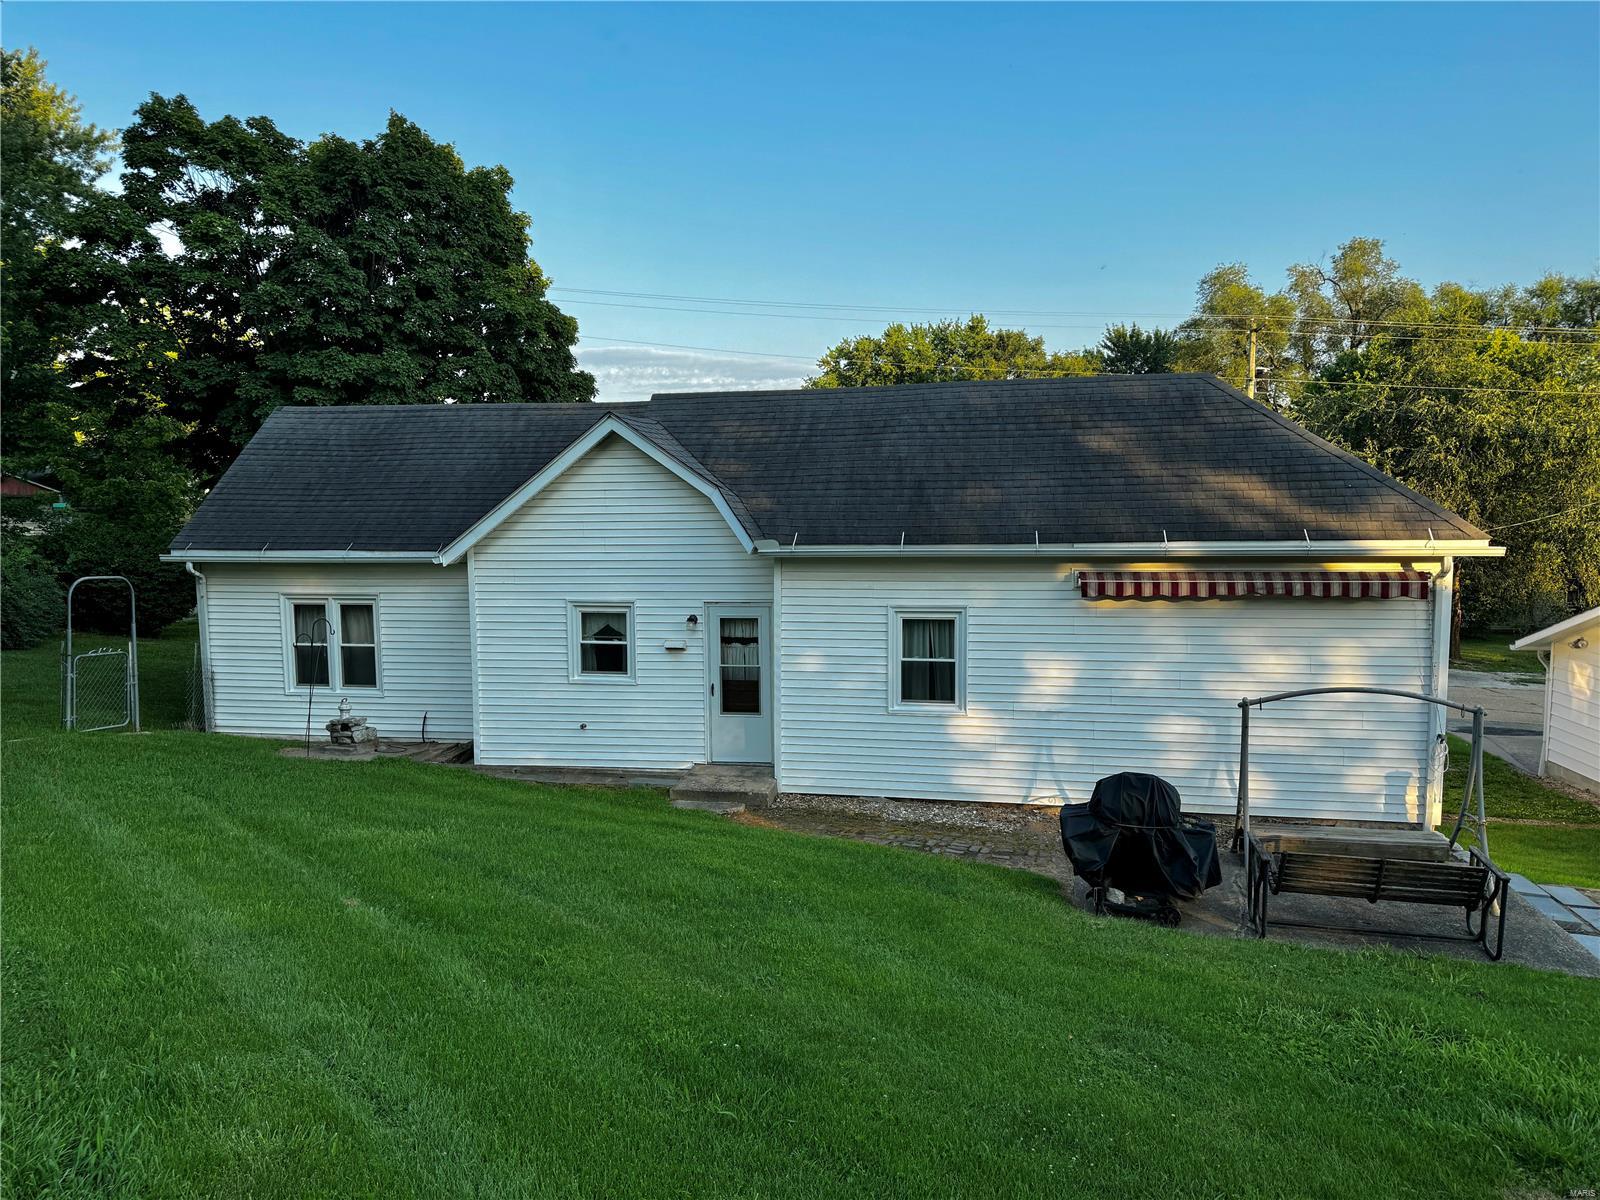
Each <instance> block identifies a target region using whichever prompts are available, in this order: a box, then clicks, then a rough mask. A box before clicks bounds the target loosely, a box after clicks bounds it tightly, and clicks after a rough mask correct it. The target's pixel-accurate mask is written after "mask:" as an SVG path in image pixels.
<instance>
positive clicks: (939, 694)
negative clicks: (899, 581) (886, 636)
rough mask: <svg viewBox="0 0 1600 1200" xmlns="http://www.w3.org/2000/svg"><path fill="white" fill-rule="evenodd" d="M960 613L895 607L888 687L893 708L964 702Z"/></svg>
mask: <svg viewBox="0 0 1600 1200" xmlns="http://www.w3.org/2000/svg"><path fill="white" fill-rule="evenodd" d="M963 625H964V622H963V620H962V613H960V612H959V611H956V612H917V611H911V610H903V609H896V610H895V613H894V620H893V623H892V628H891V636H892V638H893V641H894V654H893V656H892V659H893V661H892V678H891V681H890V686H891V688H892V691H891V693H890V695H891V696H892V697H893V704H894V707H896V708H954V709H959V708H961V707H962V705H963V704H965V702H966V698H965V696H964V695H963V690H964V688H965V685H966V679H965V677H964V676H965V672H964V671H963V670H962V657H963V643H964V640H965V629H964V628H963Z"/></svg>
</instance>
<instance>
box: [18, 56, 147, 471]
mask: <svg viewBox="0 0 1600 1200" xmlns="http://www.w3.org/2000/svg"><path fill="white" fill-rule="evenodd" d="M114 145H115V141H114V139H113V137H112V136H111V134H109V133H107V132H106V131H104V130H101V129H96V128H95V127H94V126H93V125H89V124H86V123H85V122H84V121H83V119H82V116H81V112H80V109H79V106H78V102H77V100H76V99H75V98H74V97H73V96H71V95H70V94H68V93H67V92H65V91H63V90H62V89H61V88H59V87H57V86H56V85H54V84H52V83H51V82H50V81H49V80H48V79H47V78H46V77H45V63H44V61H43V60H42V59H41V58H40V57H39V55H38V53H37V52H35V51H33V50H27V51H21V50H4V51H0V187H3V188H4V195H3V200H4V202H3V204H0V295H3V298H4V306H5V311H4V320H3V321H0V371H3V380H4V389H5V408H6V413H5V421H4V424H3V425H0V451H3V453H4V455H5V457H6V459H7V462H8V464H9V465H11V466H12V467H13V469H18V470H25V471H28V470H33V471H37V470H44V469H55V468H56V467H57V466H58V465H59V460H60V459H61V457H62V456H63V454H64V453H66V451H67V450H68V449H69V448H70V446H71V443H72V434H73V430H74V428H75V424H76V423H75V419H74V418H75V415H76V413H77V411H78V410H79V409H80V408H81V407H82V405H83V403H84V398H83V397H82V396H79V395H78V394H76V388H77V387H78V385H79V384H81V382H82V381H83V379H84V377H85V376H86V375H92V373H93V364H92V363H86V362H85V361H84V358H83V355H84V351H85V350H86V349H87V348H88V347H89V346H90V345H91V344H92V342H93V341H94V340H95V338H96V336H97V333H98V332H99V330H100V329H101V327H102V326H103V325H104V324H105V323H106V321H107V319H108V315H110V316H114V314H108V312H107V309H106V306H105V304H104V268H105V266H106V265H107V264H106V263H105V262H104V260H102V259H101V258H99V257H98V256H97V255H96V254H95V253H94V251H92V250H91V249H90V248H88V247H86V246H85V244H84V238H85V237H86V235H88V234H89V233H90V232H91V231H93V230H95V229H97V228H100V227H102V226H103V225H104V224H105V223H107V222H111V223H113V224H114V223H115V222H116V219H117V214H116V210H117V208H118V205H119V203H120V202H119V200H118V198H117V197H115V196H111V195H108V194H107V193H105V192H104V191H101V190H100V189H98V188H97V187H96V186H95V182H96V180H98V179H99V178H100V177H101V176H102V175H103V174H104V173H105V171H106V169H107V168H108V166H109V164H110V161H111V160H110V155H111V152H112V150H113V148H114Z"/></svg>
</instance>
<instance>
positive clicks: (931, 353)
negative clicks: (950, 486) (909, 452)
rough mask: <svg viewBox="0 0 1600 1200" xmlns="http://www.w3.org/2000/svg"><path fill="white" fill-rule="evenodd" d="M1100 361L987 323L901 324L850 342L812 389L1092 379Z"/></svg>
mask: <svg viewBox="0 0 1600 1200" xmlns="http://www.w3.org/2000/svg"><path fill="white" fill-rule="evenodd" d="M1096 366H1097V364H1096V362H1095V360H1094V359H1092V358H1090V357H1088V356H1086V355H1083V354H1062V353H1059V352H1051V351H1048V350H1046V349H1045V346H1044V339H1043V338H1042V337H1034V336H1032V335H1030V334H1028V333H1026V332H1024V331H1022V330H1020V329H995V328H991V327H990V325H989V322H988V320H987V318H985V317H981V316H971V317H968V318H967V319H966V320H965V321H936V322H933V323H931V324H927V325H904V324H900V323H899V322H896V323H895V324H893V325H890V326H889V327H888V328H887V329H885V330H884V331H883V333H881V334H878V335H870V334H868V335H864V336H860V337H852V338H845V339H844V340H843V341H841V342H840V343H839V344H838V345H836V346H834V347H833V348H832V349H830V350H828V351H827V353H825V354H824V355H823V356H822V357H821V358H820V359H819V360H818V361H817V367H818V371H819V373H818V374H817V375H816V376H815V377H814V378H812V379H811V380H809V381H808V384H807V386H809V387H821V388H837V387H868V386H876V385H882V384H901V383H942V382H946V381H949V380H957V379H1021V378H1026V377H1029V376H1037V375H1092V374H1094V372H1095V369H1096Z"/></svg>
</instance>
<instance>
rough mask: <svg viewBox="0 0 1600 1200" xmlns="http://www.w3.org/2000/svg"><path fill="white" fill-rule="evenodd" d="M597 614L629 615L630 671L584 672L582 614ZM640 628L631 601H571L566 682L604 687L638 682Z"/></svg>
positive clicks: (568, 619)
mask: <svg viewBox="0 0 1600 1200" xmlns="http://www.w3.org/2000/svg"><path fill="white" fill-rule="evenodd" d="M597 612H619V613H626V614H627V617H628V640H627V641H626V642H625V643H623V644H624V645H626V646H627V647H628V671H627V674H623V673H622V672H620V671H588V672H586V671H584V670H583V648H582V641H583V614H584V613H597ZM638 672H639V624H638V620H637V617H636V615H635V613H634V605H633V601H632V600H569V601H567V678H568V679H569V680H570V681H571V682H573V683H585V684H589V683H593V684H600V685H602V686H604V685H607V684H611V685H620V684H632V683H637V682H638Z"/></svg>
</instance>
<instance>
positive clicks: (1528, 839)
mask: <svg viewBox="0 0 1600 1200" xmlns="http://www.w3.org/2000/svg"><path fill="white" fill-rule="evenodd" d="M1470 750H1471V747H1470V743H1469V742H1468V740H1467V739H1465V738H1460V737H1457V736H1455V735H1454V734H1451V735H1450V773H1449V774H1448V775H1447V776H1446V777H1445V778H1446V784H1445V801H1444V817H1445V824H1444V826H1443V828H1444V829H1445V831H1446V832H1448V831H1449V830H1450V829H1451V828H1453V827H1454V825H1455V819H1456V813H1457V811H1458V810H1459V807H1460V804H1461V789H1462V787H1464V786H1465V780H1466V771H1467V758H1468V755H1469V753H1470ZM1483 801H1484V809H1485V810H1486V811H1487V812H1488V814H1489V851H1490V854H1491V855H1492V856H1493V858H1494V860H1495V862H1496V863H1497V864H1498V865H1500V866H1501V867H1503V868H1504V869H1505V870H1507V871H1516V872H1519V873H1520V874H1523V875H1526V876H1527V877H1528V878H1529V879H1532V880H1533V881H1534V882H1536V883H1566V884H1571V885H1572V886H1574V887H1588V888H1600V805H1595V804H1591V803H1589V802H1588V801H1586V800H1579V799H1577V798H1575V797H1573V796H1571V795H1568V794H1567V793H1566V792H1563V791H1561V790H1559V789H1558V788H1553V787H1550V786H1549V785H1547V784H1545V783H1543V782H1541V781H1540V780H1537V779H1533V778H1531V777H1530V776H1527V775H1524V774H1523V773H1522V772H1521V771H1519V770H1517V769H1516V768H1515V767H1513V766H1512V765H1511V764H1510V763H1508V762H1504V761H1502V760H1501V759H1498V758H1496V757H1495V756H1494V755H1492V754H1485V755H1484V756H1483ZM1519 821H1520V822H1527V821H1556V822H1560V824H1556V825H1548V824H1537V825H1535V824H1518V823H1517V822H1519Z"/></svg>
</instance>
